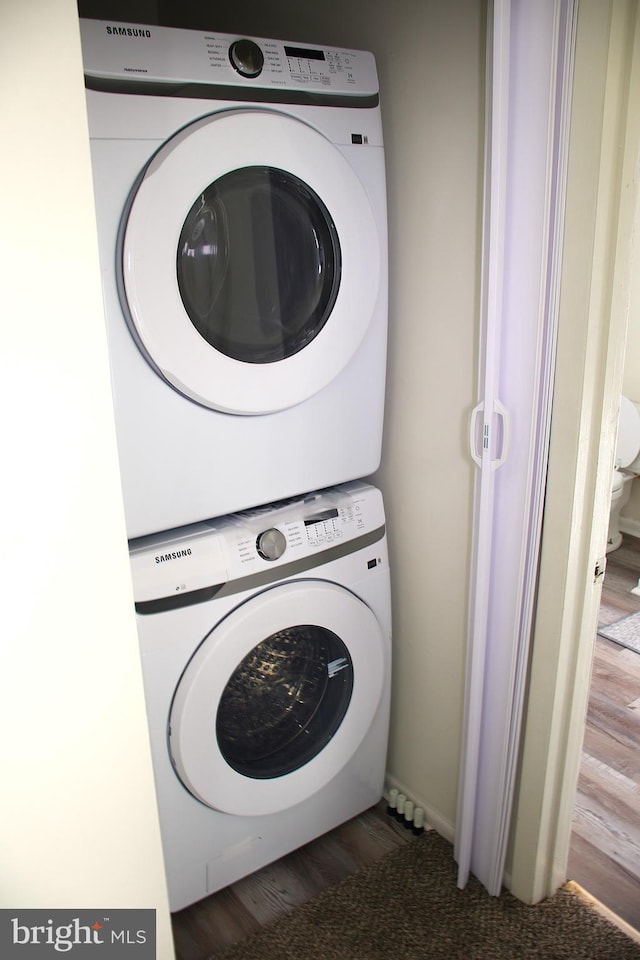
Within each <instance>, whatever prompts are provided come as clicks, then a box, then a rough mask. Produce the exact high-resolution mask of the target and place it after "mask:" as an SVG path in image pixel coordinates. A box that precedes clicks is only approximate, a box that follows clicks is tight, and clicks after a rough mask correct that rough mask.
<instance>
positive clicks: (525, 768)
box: [507, 0, 640, 903]
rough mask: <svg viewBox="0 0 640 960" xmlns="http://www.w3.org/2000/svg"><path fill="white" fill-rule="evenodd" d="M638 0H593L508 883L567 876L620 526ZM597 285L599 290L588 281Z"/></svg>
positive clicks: (638, 102) (584, 29)
mask: <svg viewBox="0 0 640 960" xmlns="http://www.w3.org/2000/svg"><path fill="white" fill-rule="evenodd" d="M638 8H639V4H638V0H608V2H603V0H580V7H579V14H578V32H577V48H576V61H575V74H574V76H575V81H574V98H573V105H572V128H571V142H570V157H569V183H568V194H567V209H566V224H565V249H564V257H563V269H562V287H561V302H560V320H559V337H558V356H557V371H556V380H555V393H554V404H553V415H552V430H551V443H550V455H549V473H548V485H547V494H546V503H545V519H544V533H543V541H542V551H541V563H540V576H539V588H538V600H537V610H536V621H535V628H534V635H533V644H532V659H531V668H530V678H529V690H528V705H527V714H526V718H525V725H524V740H523V750H522V755H521V763H520V775H519V778H518V781H519V789H518V793H517V796H516V799H515V805H514V816H513V819H512V824H513V827H512V838H511V847H510V856H509V860H508V864H507V871H508V883H509V886H510V888H511V890H512V892H513V893H514V894H515V895H516V896H517V897H519V898H520V899H522V900H524V901H525V902H527V903H535V902H537V901H539V900H541V899H543V898H544V897H546V896H549V895H551V894H552V893H553V892H554V891H555V890H556V889H557V888H558V886H559V885H561V884H562V883H563V882H564V880H565V879H566V867H567V860H568V855H569V844H570V837H571V823H572V814H573V807H574V803H575V793H576V785H577V778H578V772H579V766H580V756H581V748H582V741H583V737H584V723H585V716H586V708H587V703H588V697H589V685H590V676H591V664H592V659H593V648H594V640H595V632H596V625H597V612H598V606H599V603H600V594H601V580H602V577H601V575H598V573H597V572H596V568H598V569H601V568H602V566H603V558H604V557H605V543H606V536H607V528H608V514H609V501H610V489H611V471H612V468H613V456H614V448H615V436H616V429H617V416H618V406H619V400H620V395H621V392H622V375H623V363H624V350H625V340H626V327H627V317H628V307H629V296H630V288H631V277H632V267H633V266H634V265H635V269H636V271H637V269H638V267H640V254H639V251H638V246H639V244H638V240H637V239H636V240H635V244H634V226H635V233H636V234H637V232H638V230H639V229H640V213H639V209H638V208H639V202H638V201H639V196H638V195H639V190H638V148H639V145H640V96H638V94H637V92H636V94H635V96H630V91H638V90H640V11H639V9H638ZM585 278H587V279H589V278H590V282H585Z"/></svg>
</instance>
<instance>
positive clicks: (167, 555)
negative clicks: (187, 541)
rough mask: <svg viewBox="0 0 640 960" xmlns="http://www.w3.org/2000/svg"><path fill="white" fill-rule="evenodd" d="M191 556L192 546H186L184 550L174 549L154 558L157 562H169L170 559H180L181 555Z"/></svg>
mask: <svg viewBox="0 0 640 960" xmlns="http://www.w3.org/2000/svg"><path fill="white" fill-rule="evenodd" d="M190 556H191V547H186V548H185V549H184V550H174V551H173V552H172V553H160V554H158V556H157V557H154V559H155V561H156V563H167V562H168V561H169V560H180V558H181V557H190Z"/></svg>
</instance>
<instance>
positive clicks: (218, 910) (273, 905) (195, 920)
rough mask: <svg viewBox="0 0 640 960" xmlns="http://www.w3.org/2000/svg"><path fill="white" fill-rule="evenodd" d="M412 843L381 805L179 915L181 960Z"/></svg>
mask: <svg viewBox="0 0 640 960" xmlns="http://www.w3.org/2000/svg"><path fill="white" fill-rule="evenodd" d="M411 839H413V834H412V833H411V831H410V830H406V829H405V828H404V827H403V826H401V825H399V824H397V823H396V822H395V820H393V819H392V818H391V817H389V816H388V815H387V813H386V803H384V802H383V801H381V803H380V804H378V806H377V807H373V808H372V809H371V810H367V811H366V812H365V813H363V814H361V815H360V816H359V817H355V818H354V819H353V820H350V821H349V822H348V823H345V824H343V825H342V826H341V827H337V828H336V829H335V830H333V831H331V833H328V834H327V835H326V836H324V837H319V838H318V839H317V840H314V841H312V842H311V843H308V844H307V845H306V846H304V847H301V848H300V849H299V850H295V851H294V852H293V853H291V854H289V856H287V857H283V858H282V859H281V860H278V861H276V863H273V864H271V865H270V866H268V867H265V868H264V870H260V871H258V872H257V873H254V874H252V875H251V876H249V877H245V878H244V880H239V881H238V882H237V883H234V884H233V885H232V886H230V887H227V889H225V890H221V891H220V892H219V893H214V894H213V895H212V896H210V897H207V898H206V899H205V900H201V901H199V903H195V904H193V905H192V906H190V907H187V908H186V909H185V910H181V911H180V912H179V913H176V914H174V915H173V937H174V943H175V950H176V958H177V960H207V958H209V957H212V955H215V951H216V950H219V949H221V948H222V947H224V946H226V945H227V944H231V943H236V942H238V941H239V940H243V939H244V938H245V937H248V936H249V935H250V934H252V933H254V932H255V931H256V930H259V929H260V927H262V926H264V925H265V924H267V923H269V922H270V921H271V920H275V919H277V918H278V917H280V916H282V915H283V914H285V913H288V912H289V911H290V910H292V909H293V908H294V907H297V906H299V905H300V904H302V903H305V902H306V901H307V900H311V899H312V898H313V897H316V896H317V895H318V894H319V893H321V891H322V890H324V889H325V887H327V886H329V884H332V883H337V882H338V881H339V880H342V879H343V878H344V877H347V876H349V875H350V874H352V873H355V871H356V870H359V869H360V868H361V867H364V866H367V865H368V864H370V863H373V862H375V861H376V860H379V859H380V858H381V857H383V856H384V855H385V854H386V853H388V852H389V851H391V850H393V849H394V848H395V847H398V846H399V845H400V844H403V843H408V842H409V841H410V840H411Z"/></svg>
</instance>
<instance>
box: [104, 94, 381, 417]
mask: <svg viewBox="0 0 640 960" xmlns="http://www.w3.org/2000/svg"><path fill="white" fill-rule="evenodd" d="M120 244H121V247H122V250H121V257H120V261H121V263H120V269H121V271H122V274H121V278H120V280H121V298H122V301H123V306H124V308H125V314H126V315H127V319H128V321H129V323H130V326H131V328H132V332H133V333H134V336H135V338H136V340H137V342H138V345H139V346H140V348H141V349H142V352H143V353H144V355H145V356H146V358H147V359H148V361H149V362H150V363H151V365H152V366H153V367H154V368H155V369H156V371H157V372H158V373H159V374H160V375H161V376H163V377H164V378H165V379H166V380H167V381H168V382H169V383H170V384H171V385H172V386H173V387H174V388H175V389H176V390H178V391H179V392H180V393H182V394H184V395H185V396H187V397H189V398H190V399H191V400H195V401H197V402H198V403H200V404H202V405H204V406H206V407H210V408H212V409H215V410H221V411H225V412H228V413H237V414H263V413H269V412H274V411H277V410H283V409H285V408H287V407H291V406H294V405H295V404H298V403H300V402H301V401H303V400H305V399H307V398H308V397H310V396H312V395H313V394H315V393H317V392H318V391H319V390H321V389H322V388H323V387H325V386H326V385H327V384H328V383H330V382H331V381H332V380H333V379H334V378H335V377H336V376H337V374H338V373H340V371H341V370H342V369H343V368H344V367H345V366H346V364H347V363H348V362H349V360H350V359H351V357H352V356H353V354H354V353H355V352H356V350H357V349H358V347H359V345H360V343H361V342H362V339H363V337H364V335H365V333H366V330H367V328H368V326H369V323H370V320H371V317H372V313H373V309H374V305H375V302H376V297H377V292H378V285H379V276H380V244H379V240H378V236H377V230H376V224H375V219H374V215H373V211H372V209H371V205H370V203H369V199H368V197H367V194H366V192H365V190H364V187H363V186H362V183H361V182H360V180H359V179H358V177H357V176H356V174H355V173H354V171H353V169H352V167H351V166H350V164H349V163H348V161H347V160H346V159H345V157H344V156H343V155H342V154H341V153H340V151H339V150H338V149H337V148H336V147H335V146H334V145H333V144H332V143H331V142H330V141H329V140H327V139H326V138H325V137H324V136H322V135H321V134H320V133H318V132H317V131H316V130H314V129H313V128H311V127H309V126H308V125H307V124H305V123H303V122H301V121H299V120H294V119H292V118H291V117H288V116H284V115H282V114H279V113H277V112H275V111H270V110H255V109H252V110H230V111H221V112H220V113H216V114H213V115H210V116H207V117H204V118H202V119H201V120H199V121H197V122H196V123H193V124H191V125H190V126H188V127H186V128H185V129H184V130H182V131H180V132H179V133H177V134H176V135H175V136H174V137H172V138H171V139H170V140H168V141H167V142H166V143H165V144H164V145H163V146H162V147H161V148H160V150H159V151H158V152H157V153H156V155H155V156H154V157H153V158H152V160H151V162H150V163H149V164H148V166H147V167H146V169H145V170H144V171H143V173H142V175H141V178H140V179H139V181H138V183H137V184H136V187H135V189H134V191H133V194H132V196H131V198H130V203H129V204H128V207H127V210H126V211H125V217H124V219H123V226H122V228H121V238H120Z"/></svg>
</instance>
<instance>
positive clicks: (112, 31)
mask: <svg viewBox="0 0 640 960" xmlns="http://www.w3.org/2000/svg"><path fill="white" fill-rule="evenodd" d="M107 33H108V34H109V36H110V37H143V38H147V39H148V38H149V37H151V30H146V29H145V28H144V27H109V26H108V27H107Z"/></svg>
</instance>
